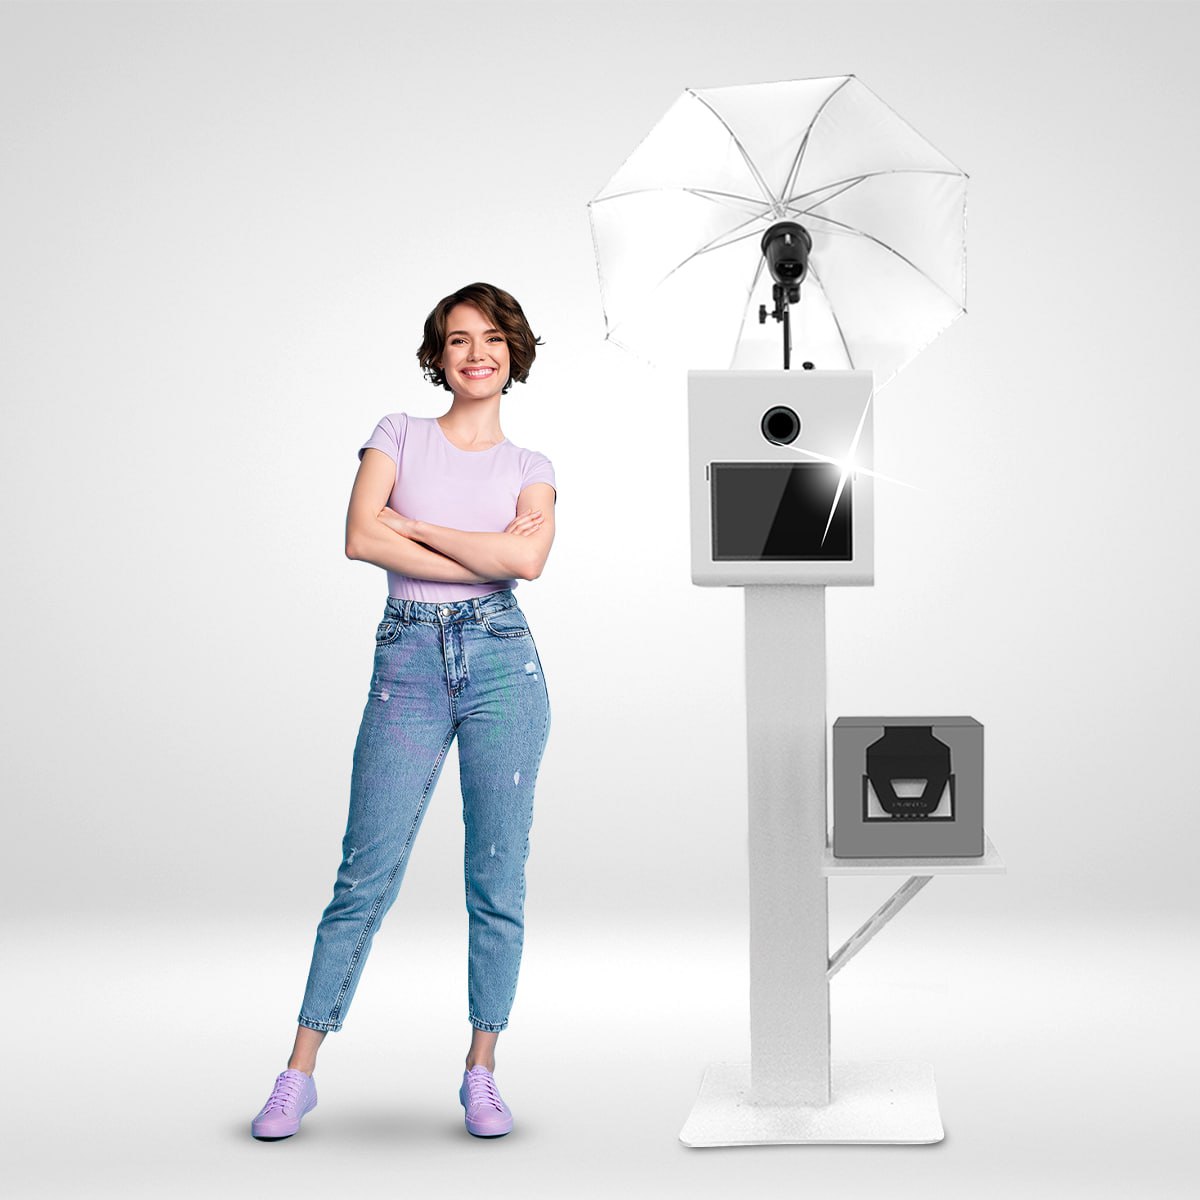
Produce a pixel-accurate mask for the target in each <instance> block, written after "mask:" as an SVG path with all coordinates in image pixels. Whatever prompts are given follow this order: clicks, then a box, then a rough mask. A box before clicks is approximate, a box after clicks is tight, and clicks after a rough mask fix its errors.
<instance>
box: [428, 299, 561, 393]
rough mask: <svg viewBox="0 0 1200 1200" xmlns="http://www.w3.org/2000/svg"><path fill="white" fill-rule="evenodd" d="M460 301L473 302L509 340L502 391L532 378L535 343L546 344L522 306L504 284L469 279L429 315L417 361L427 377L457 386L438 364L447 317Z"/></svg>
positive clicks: (444, 340)
mask: <svg viewBox="0 0 1200 1200" xmlns="http://www.w3.org/2000/svg"><path fill="white" fill-rule="evenodd" d="M456 304H473V305H474V306H475V307H476V308H477V309H479V311H480V312H481V313H483V315H484V316H485V317H487V319H488V320H489V321H490V322H491V323H492V325H494V326H495V327H496V328H497V329H499V330H500V332H501V333H502V334H504V338H505V340H506V341H507V342H508V358H509V372H508V378H507V379H506V380H505V381H504V386H503V387H502V388H501V389H500V391H501V393H503V392H507V391H508V389H509V388H510V387H512V385H513V384H514V383H524V382H525V380H526V379H528V378H529V368H530V367H532V366H533V360H534V358H536V357H537V350H536V349H535V347H537V346H540V345H541V344H542V340H541V338H539V337H535V336H534V333H533V330H532V329H530V328H529V322H528V321H527V320H526V319H525V313H524V311H523V310H522V308H521V306H520V305H519V304H518V303H517V302H516V300H514V299H513V297H512V296H510V295H509V293H508V292H506V291H505V290H504V289H503V288H498V287H496V286H494V285H493V284H490V283H469V284H467V286H466V287H462V288H459V289H458V291H457V292H452V293H451V294H450V295H449V296H446V297H444V298H443V299H441V300H439V301H438V302H437V304H435V305H434V308H433V312H431V313H430V314H429V316H427V317H426V318H425V338H424V340H423V341H422V342H421V345H420V347H419V348H418V350H417V361H418V362H419V363H420V364H421V368H422V370H423V371H424V372H425V378H426V379H428V380H429V382H430V383H432V384H433V385H434V386H435V387H444V388H445V389H446V391H448V392H450V391H453V390H454V389H453V388H451V386H450V385H449V384H448V383H447V382H446V373H445V372H444V371H443V370H442V368H441V367H439V366H438V365H437V360H438V359H440V358H441V357H442V351H443V350H444V349H445V348H446V318H447V317H448V316H449V315H450V310H451V309H452V308H453V307H454V306H455V305H456Z"/></svg>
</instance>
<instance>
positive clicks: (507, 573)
mask: <svg viewBox="0 0 1200 1200" xmlns="http://www.w3.org/2000/svg"><path fill="white" fill-rule="evenodd" d="M412 536H413V538H414V540H416V541H418V542H424V543H425V544H426V545H427V546H432V547H433V548H434V550H438V551H440V552H441V553H442V554H448V555H449V556H450V557H451V558H452V559H454V560H455V561H456V562H459V563H462V565H463V566H464V567H468V568H470V569H471V570H472V571H477V572H479V573H480V574H481V575H482V576H483V577H484V578H485V579H489V580H491V579H528V578H529V577H530V571H531V569H532V563H531V550H530V545H529V541H528V540H527V539H526V538H524V537H522V536H521V535H520V534H519V533H471V532H468V531H467V530H465V529H451V528H449V527H448V526H446V525H431V524H429V522H428V521H416V522H414V524H413V532H412Z"/></svg>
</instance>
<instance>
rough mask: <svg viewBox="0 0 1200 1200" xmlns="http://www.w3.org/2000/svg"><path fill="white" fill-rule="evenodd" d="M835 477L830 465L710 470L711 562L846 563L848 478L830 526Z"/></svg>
mask: <svg viewBox="0 0 1200 1200" xmlns="http://www.w3.org/2000/svg"><path fill="white" fill-rule="evenodd" d="M840 477H841V469H840V468H839V467H838V466H837V465H836V464H835V463H823V462H805V463H712V464H710V468H709V479H710V482H711V487H712V515H713V522H712V529H713V551H712V555H713V561H714V562H747V561H748V562H771V561H784V562H802V561H805V560H812V561H818V562H839V561H840V562H849V561H850V559H851V558H852V557H853V544H852V537H851V521H850V508H851V493H852V491H853V483H854V477H853V476H852V475H851V476H848V477H847V479H846V486H845V487H844V488H843V489H842V494H841V496H840V497H838V505H837V511H836V512H835V513H834V514H833V523H832V524H830V523H829V511H830V509H831V508H832V507H833V498H834V496H835V495H836V493H837V486H838V479H839V478H840ZM827 524H828V525H829V532H828V533H825V526H826V525H827ZM822 535H824V539H823V540H822Z"/></svg>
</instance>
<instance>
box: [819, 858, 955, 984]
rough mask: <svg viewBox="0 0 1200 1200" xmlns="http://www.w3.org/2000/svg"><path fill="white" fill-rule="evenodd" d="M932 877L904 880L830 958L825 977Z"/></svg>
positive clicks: (833, 972)
mask: <svg viewBox="0 0 1200 1200" xmlns="http://www.w3.org/2000/svg"><path fill="white" fill-rule="evenodd" d="M932 878H933V876H932V875H913V876H912V877H911V878H909V879H907V880H905V882H904V883H903V884H901V886H900V887H899V888H897V889H896V891H895V893H894V894H893V895H892V896H891V898H890V899H888V900H887V902H886V903H884V904H883V905H881V906H880V907H879V908H878V909H876V910H875V912H874V913H872V914H871V916H870V917H868V918H867V920H866V921H865V922H864V923H863V924H862V925H860V926H859V927H858V929H856V930H855V931H854V933H852V934H851V935H850V937H848V938H847V939H846V941H845V943H844V945H843V946H842V947H841V949H840V950H838V952H837V953H836V954H834V955H833V956H832V957H831V958H830V960H829V969H828V970H827V971H826V973H825V978H826V979H832V978H833V977H834V976H835V975H836V974H837V973H838V972H839V971H840V970H841V969H842V968H843V967H844V966H845V965H846V964H847V963H848V962H849V961H850V960H851V959H852V958H853V957H854V956H855V955H856V954H857V953H858V952H859V951H860V950H861V949H862V948H863V947H864V946H865V945H866V944H867V943H868V942H869V941H870V940H871V939H872V938H873V937H874V936H875V935H876V934H877V933H878V932H879V931H880V930H881V929H882V928H883V927H884V926H885V925H886V924H887V923H888V922H889V921H890V920H891V919H892V918H893V917H894V916H895V915H896V914H897V913H898V912H899V911H900V910H901V909H902V908H903V907H904V906H905V905H906V904H907V903H908V902H909V901H910V900H911V899H912V898H913V897H914V896H915V895H916V894H917V893H918V892H919V891H920V890H921V889H922V888H923V887H924V886H925V885H926V884H927V883H928V882H929V881H930V879H932Z"/></svg>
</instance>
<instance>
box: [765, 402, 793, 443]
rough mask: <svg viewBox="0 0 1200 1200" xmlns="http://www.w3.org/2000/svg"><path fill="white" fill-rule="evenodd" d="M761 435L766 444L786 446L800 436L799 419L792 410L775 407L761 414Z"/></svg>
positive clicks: (779, 406)
mask: <svg viewBox="0 0 1200 1200" xmlns="http://www.w3.org/2000/svg"><path fill="white" fill-rule="evenodd" d="M762 434H763V437H765V438H766V439H767V441H768V442H775V443H776V445H779V446H787V445H789V444H790V443H792V442H794V441H795V440H796V439H797V438H798V437H799V436H800V418H799V417H798V416H796V414H795V412H794V411H793V410H792V409H790V408H785V407H784V406H783V405H781V404H780V405H776V406H775V407H774V408H769V409H767V411H766V412H765V413H763V419H762Z"/></svg>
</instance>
